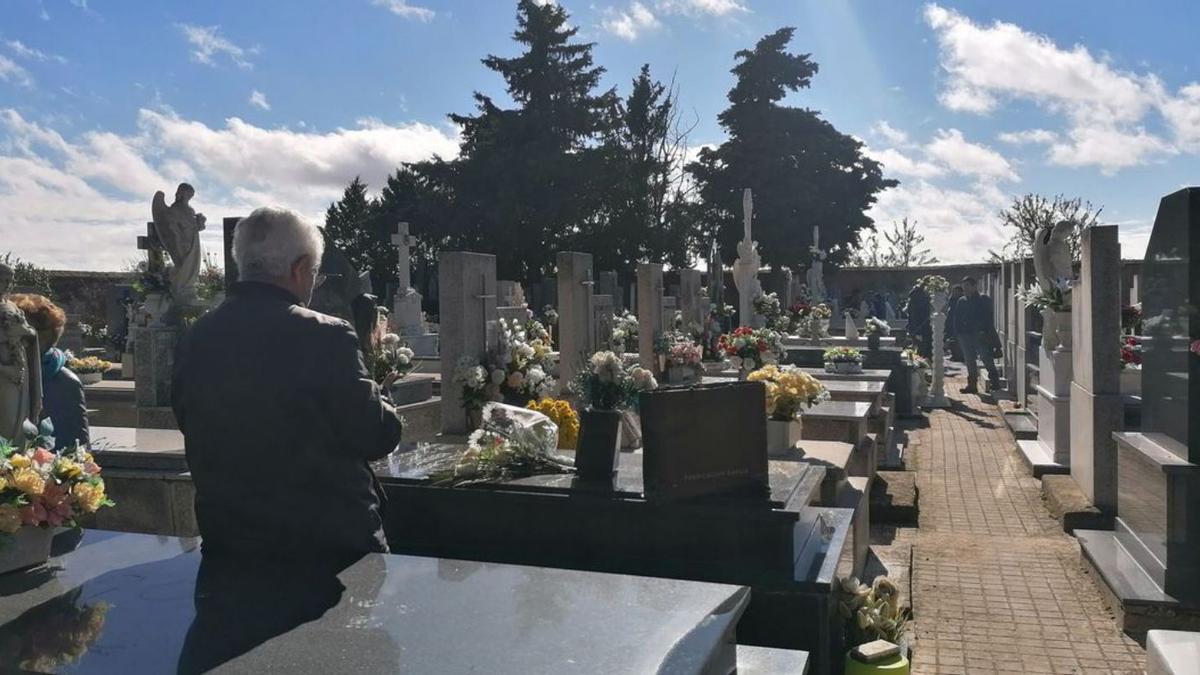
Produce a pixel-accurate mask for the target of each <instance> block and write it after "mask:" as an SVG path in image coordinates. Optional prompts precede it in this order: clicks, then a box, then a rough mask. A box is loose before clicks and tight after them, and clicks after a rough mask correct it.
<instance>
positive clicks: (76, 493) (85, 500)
mask: <svg viewBox="0 0 1200 675" xmlns="http://www.w3.org/2000/svg"><path fill="white" fill-rule="evenodd" d="M71 496H72V497H74V498H75V501H76V502H78V504H79V508H80V510H82V511H83V512H84V513H95V512H96V511H97V509H99V508H100V507H101V506H103V505H104V500H105V499H106V497H105V495H104V483H100V484H97V485H93V484H91V483H77V484H76V485H75V487H73V488H71Z"/></svg>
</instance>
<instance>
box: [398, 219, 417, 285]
mask: <svg viewBox="0 0 1200 675" xmlns="http://www.w3.org/2000/svg"><path fill="white" fill-rule="evenodd" d="M392 244H394V245H395V246H396V252H397V253H398V255H397V256H396V257H397V263H396V277H397V279H398V281H399V287H398V290H399V292H400V293H403V292H404V291H405V290H407V289H408V288H411V287H412V262H411V255H412V254H411V251H410V249H411V248H412V247H413V246H416V244H417V240H416V238H415V237H413V236H412V235H411V234H409V233H408V223H404V222H401V223H397V225H396V234H393V235H392Z"/></svg>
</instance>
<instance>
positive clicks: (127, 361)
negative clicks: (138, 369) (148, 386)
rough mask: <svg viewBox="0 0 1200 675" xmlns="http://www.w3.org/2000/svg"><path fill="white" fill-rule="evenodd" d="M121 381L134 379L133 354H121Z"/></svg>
mask: <svg viewBox="0 0 1200 675" xmlns="http://www.w3.org/2000/svg"><path fill="white" fill-rule="evenodd" d="M121 379H122V380H132V379H133V352H124V353H122V354H121Z"/></svg>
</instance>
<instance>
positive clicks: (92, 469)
mask: <svg viewBox="0 0 1200 675" xmlns="http://www.w3.org/2000/svg"><path fill="white" fill-rule="evenodd" d="M83 472H84V473H86V474H87V475H89V476H95V475H96V474H98V473H100V465H99V464H97V463H95V462H84V464H83Z"/></svg>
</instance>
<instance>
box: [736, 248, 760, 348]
mask: <svg viewBox="0 0 1200 675" xmlns="http://www.w3.org/2000/svg"><path fill="white" fill-rule="evenodd" d="M738 254H739V255H738V259H737V261H736V262H735V263H733V283H734V285H736V286H737V289H738V325H739V326H751V327H753V326H754V298H756V297H758V296H759V295H761V294H762V284H761V283H759V281H758V270H759V268H760V267H761V266H762V258H760V257H759V255H758V251H757V250H756V249H755V244H754V243H753V242H747V241H743V242H742V243H740V244H738Z"/></svg>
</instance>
